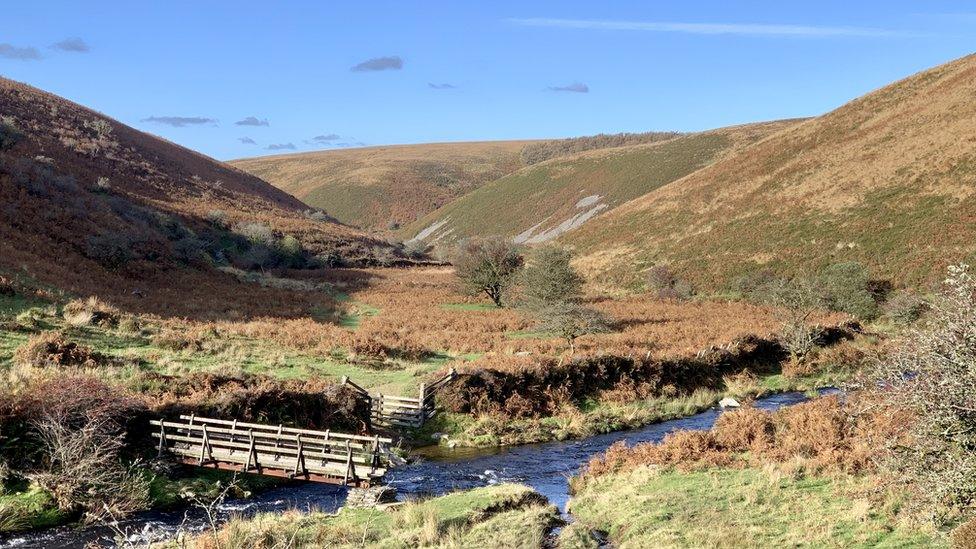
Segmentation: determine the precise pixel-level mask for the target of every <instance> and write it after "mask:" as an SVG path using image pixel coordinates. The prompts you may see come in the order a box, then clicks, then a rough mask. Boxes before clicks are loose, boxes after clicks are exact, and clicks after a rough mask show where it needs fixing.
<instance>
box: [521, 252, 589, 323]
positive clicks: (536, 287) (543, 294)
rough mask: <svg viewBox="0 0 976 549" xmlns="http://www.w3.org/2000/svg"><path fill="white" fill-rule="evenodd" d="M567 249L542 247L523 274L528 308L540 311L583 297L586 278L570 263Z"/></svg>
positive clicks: (577, 300)
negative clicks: (584, 279)
mask: <svg viewBox="0 0 976 549" xmlns="http://www.w3.org/2000/svg"><path fill="white" fill-rule="evenodd" d="M572 257H573V256H572V254H570V253H569V251H568V250H566V249H563V248H559V247H555V246H547V247H545V248H540V249H539V250H538V251H537V252H536V254H535V256H533V258H532V261H531V262H529V264H528V266H526V268H525V272H524V273H523V275H522V282H523V286H524V294H525V300H526V306H527V307H528V308H529V309H535V310H541V309H545V308H546V307H548V306H550V305H555V304H558V303H561V302H564V301H571V302H579V301H580V300H581V299H582V298H583V277H581V276H580V275H579V273H577V272H576V270H575V269H573V266H572V265H571V264H570V261H571V260H572Z"/></svg>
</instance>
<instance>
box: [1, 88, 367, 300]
mask: <svg viewBox="0 0 976 549" xmlns="http://www.w3.org/2000/svg"><path fill="white" fill-rule="evenodd" d="M0 116H2V118H0V212H2V216H0V275H3V276H6V277H7V278H12V279H19V280H24V281H26V282H27V283H28V284H29V285H30V286H34V287H49V288H53V289H55V290H58V291H64V292H67V293H69V294H73V295H88V294H99V295H101V296H103V297H106V298H110V299H112V300H113V301H114V302H116V303H118V304H122V305H127V306H131V307H133V308H138V309H142V310H145V311H149V312H155V313H160V314H196V313H201V312H213V313H214V314H219V313H220V312H221V311H226V310H236V311H237V312H238V313H240V312H246V311H250V310H263V311H269V312H270V311H273V310H279V311H290V312H295V311H298V310H300V309H302V308H303V307H304V306H303V305H302V303H301V302H300V301H299V300H298V299H297V298H294V299H293V298H292V297H289V296H288V295H286V294H284V293H282V292H276V291H274V290H272V289H262V288H259V287H257V286H256V285H253V284H252V285H247V286H248V288H242V287H241V286H242V284H241V283H240V282H239V281H238V280H237V279H236V278H234V277H232V276H230V275H228V274H225V273H222V272H220V271H218V270H216V269H215V268H214V267H213V266H212V265H211V264H210V263H211V258H210V257H209V256H207V255H206V254H205V253H203V248H205V247H206V246H207V245H211V246H217V245H220V244H221V242H222V241H225V240H227V239H232V238H233V237H234V235H233V234H231V232H232V231H231V229H230V227H233V226H235V225H241V224H243V225H245V226H246V225H250V226H251V228H252V229H253V228H254V227H258V228H262V227H263V228H267V229H271V230H273V231H274V234H275V235H277V236H273V237H274V238H283V237H284V235H291V236H293V237H296V238H297V239H298V242H299V243H300V245H301V246H302V247H303V248H304V250H305V251H307V252H308V253H309V254H316V253H325V254H328V253H333V254H340V255H341V256H342V257H344V258H345V259H346V260H348V261H353V262H355V261H366V262H368V261H370V260H371V254H372V253H373V252H374V251H376V250H379V249H382V248H384V247H386V245H384V244H383V243H380V242H376V241H373V240H370V239H369V238H367V237H365V236H364V235H363V234H361V233H360V232H358V231H356V230H353V229H351V228H349V227H345V226H342V225H340V224H338V223H335V222H332V221H329V220H327V219H322V218H318V220H316V219H312V218H310V217H309V216H308V215H307V213H306V212H307V210H308V208H307V206H305V204H303V203H302V202H301V201H299V200H298V199H297V198H295V197H293V196H291V195H289V194H287V193H285V192H283V191H281V190H279V189H277V188H275V187H273V186H271V185H270V184H268V183H267V182H265V181H263V180H261V179H259V178H257V177H254V176H251V175H248V174H246V173H244V172H242V171H240V170H238V169H235V168H233V167H231V166H228V165H226V164H223V163H220V162H217V161H215V160H213V159H211V158H208V157H206V156H203V155H201V154H198V153H195V152H193V151H191V150H188V149H185V148H183V147H179V146H177V145H174V144H172V143H169V142H167V141H164V140H162V139H159V138H156V137H153V136H151V135H148V134H145V133H142V132H139V131H137V130H134V129H132V128H130V127H128V126H126V125H124V124H122V123H120V122H118V121H116V120H112V119H110V118H107V117H105V116H104V115H101V114H99V113H96V112H94V111H92V110H89V109H86V108H84V107H82V106H80V105H77V104H75V103H72V102H70V101H67V100H65V99H62V98H60V97H57V96H55V95H52V94H49V93H46V92H43V91H41V90H38V89H36V88H32V87H30V86H27V85H24V84H20V83H17V82H13V81H10V80H6V79H0ZM218 221H219V222H218ZM259 232H260V231H259ZM218 255H219V254H218ZM250 286H254V287H253V288H251V287H250ZM214 302H218V305H217V306H215V305H214Z"/></svg>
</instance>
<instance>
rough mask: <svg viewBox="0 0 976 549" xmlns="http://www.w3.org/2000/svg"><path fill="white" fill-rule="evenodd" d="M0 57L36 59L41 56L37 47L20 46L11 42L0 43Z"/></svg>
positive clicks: (24, 59)
mask: <svg viewBox="0 0 976 549" xmlns="http://www.w3.org/2000/svg"><path fill="white" fill-rule="evenodd" d="M0 57H3V58H5V59H19V60H21V61H36V60H38V59H40V58H41V52H39V51H37V48H33V47H26V48H20V47H17V46H14V45H13V44H0Z"/></svg>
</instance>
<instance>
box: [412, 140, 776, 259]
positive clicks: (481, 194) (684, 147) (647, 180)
mask: <svg viewBox="0 0 976 549" xmlns="http://www.w3.org/2000/svg"><path fill="white" fill-rule="evenodd" d="M792 123H794V122H793V121H782V122H770V123H764V124H750V125H746V126H738V127H732V128H723V129H719V130H713V131H708V132H702V133H695V134H687V135H676V136H675V135H672V136H670V138H669V139H667V140H664V141H659V142H654V143H647V144H640V145H630V146H624V147H614V148H606V149H599V150H591V151H587V152H582V153H579V154H576V155H572V156H566V157H557V158H554V159H551V160H548V161H545V162H541V163H538V164H535V165H532V166H529V167H527V168H523V169H521V170H519V171H518V172H515V173H513V174H511V175H508V176H506V177H503V178H501V179H498V180H496V181H493V182H491V183H488V184H486V185H483V186H482V187H480V188H478V189H477V190H474V191H472V192H471V193H468V194H467V195H465V196H463V197H461V198H459V199H457V200H455V201H454V202H451V203H450V204H447V205H445V206H443V207H441V208H440V209H438V210H436V211H434V212H432V213H431V214H429V215H427V216H425V217H423V218H421V219H420V220H418V221H417V222H415V223H413V224H411V225H409V226H408V227H406V229H405V230H404V231H403V232H402V236H404V237H405V238H414V239H417V240H422V241H424V242H426V243H431V244H446V243H450V242H452V241H455V240H457V239H460V238H465V237H470V236H477V235H486V234H494V235H505V236H510V237H513V238H515V239H516V241H518V242H524V243H530V244H531V243H539V242H546V241H549V240H552V239H554V238H556V237H558V236H560V235H561V234H563V233H566V232H569V231H571V230H573V229H575V228H577V227H579V226H581V225H583V224H584V223H586V222H588V221H589V220H590V219H591V218H594V217H596V216H598V215H601V214H603V213H606V212H607V211H609V210H612V209H613V208H615V207H616V206H618V205H620V204H623V203H624V202H627V201H628V200H631V199H633V198H636V197H638V196H641V195H643V194H645V193H647V192H650V191H652V190H654V189H657V188H659V187H661V186H662V185H666V184H668V183H670V182H671V181H674V180H676V179H679V178H681V177H683V176H685V175H687V174H689V173H691V172H693V171H695V170H697V169H699V168H701V167H703V166H706V165H708V164H709V163H711V162H713V161H715V159H716V158H722V157H724V156H725V155H727V154H730V152H732V151H736V150H739V149H741V148H742V147H744V146H745V145H748V144H751V143H753V142H755V141H757V140H759V139H762V138H764V137H766V136H768V135H770V134H772V133H774V132H775V131H777V130H779V129H781V128H784V127H787V126H788V125H790V124H792Z"/></svg>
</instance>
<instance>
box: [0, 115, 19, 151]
mask: <svg viewBox="0 0 976 549" xmlns="http://www.w3.org/2000/svg"><path fill="white" fill-rule="evenodd" d="M23 138H24V134H23V132H21V131H20V128H18V127H17V123H16V121H14V118H13V117H12V116H0V151H7V150H10V149H12V148H13V147H14V146H15V145H16V144H17V143H20V141H21V140H22V139H23Z"/></svg>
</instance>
